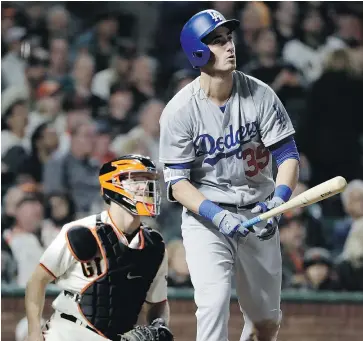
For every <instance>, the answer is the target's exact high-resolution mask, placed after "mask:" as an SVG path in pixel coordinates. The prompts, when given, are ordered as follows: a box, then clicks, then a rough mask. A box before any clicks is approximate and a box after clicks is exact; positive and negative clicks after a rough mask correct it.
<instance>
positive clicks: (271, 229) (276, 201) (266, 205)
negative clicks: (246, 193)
mask: <svg viewBox="0 0 363 341" xmlns="http://www.w3.org/2000/svg"><path fill="white" fill-rule="evenodd" d="M284 203H285V201H284V200H283V199H281V198H280V197H273V198H272V199H271V200H268V201H265V202H259V203H258V204H257V205H256V206H255V207H254V208H253V209H252V210H251V213H253V214H261V213H265V212H267V211H270V210H272V209H273V208H275V207H278V206H280V205H282V204H284ZM281 216H282V214H280V215H278V216H275V217H272V218H270V219H268V220H267V225H266V226H265V227H264V228H263V229H262V230H261V232H260V233H259V234H258V235H257V237H258V238H259V239H260V240H268V239H271V238H272V237H273V235H274V234H275V233H276V229H277V227H278V223H279V221H280V218H281Z"/></svg>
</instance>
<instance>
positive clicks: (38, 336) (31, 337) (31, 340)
mask: <svg viewBox="0 0 363 341" xmlns="http://www.w3.org/2000/svg"><path fill="white" fill-rule="evenodd" d="M26 341H44V336H43V334H42V332H40V333H31V334H28V336H27V338H26Z"/></svg>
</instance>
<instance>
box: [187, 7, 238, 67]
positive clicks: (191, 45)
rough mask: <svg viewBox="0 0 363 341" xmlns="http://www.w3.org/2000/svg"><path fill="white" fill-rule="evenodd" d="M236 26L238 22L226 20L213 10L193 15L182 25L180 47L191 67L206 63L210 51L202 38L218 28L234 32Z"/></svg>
mask: <svg viewBox="0 0 363 341" xmlns="http://www.w3.org/2000/svg"><path fill="white" fill-rule="evenodd" d="M238 25H239V21H238V20H236V19H232V20H226V18H225V17H224V16H223V15H222V14H221V13H219V12H218V11H215V10H213V9H208V10H205V11H201V12H199V13H197V14H195V15H193V16H192V17H191V18H190V19H189V20H188V22H187V23H186V24H185V25H184V27H183V29H182V31H181V34H180V43H181V46H182V48H183V50H184V52H185V54H186V55H187V57H188V59H189V61H190V63H191V64H192V65H193V67H194V68H195V69H196V68H199V67H201V66H204V65H206V64H207V63H208V60H209V57H210V50H209V47H208V46H207V45H206V44H204V43H203V42H202V39H203V38H205V37H206V36H207V35H208V34H209V33H211V32H212V31H214V30H215V29H216V28H217V27H219V26H226V27H228V28H229V29H230V30H231V31H234V30H235V29H236V28H237V27H238Z"/></svg>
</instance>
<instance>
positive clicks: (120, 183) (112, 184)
mask: <svg viewBox="0 0 363 341" xmlns="http://www.w3.org/2000/svg"><path fill="white" fill-rule="evenodd" d="M158 179H159V175H158V172H157V170H156V167H155V164H154V163H153V162H152V161H151V160H150V158H148V157H145V156H141V155H126V156H122V157H120V158H118V159H115V160H112V161H110V162H107V163H105V164H104V165H103V166H102V168H101V170H100V175H99V180H100V184H101V190H102V195H103V199H104V200H105V201H106V203H107V204H110V202H111V201H113V202H115V203H116V204H118V205H121V206H123V207H124V208H126V209H127V210H128V211H129V212H131V213H132V214H135V215H140V216H149V217H154V216H157V215H158V214H159V213H160V202H161V195H160V193H161V192H160V186H159V180H158Z"/></svg>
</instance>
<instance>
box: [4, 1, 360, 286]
mask: <svg viewBox="0 0 363 341" xmlns="http://www.w3.org/2000/svg"><path fill="white" fill-rule="evenodd" d="M1 6H2V12H1V28H2V30H1V38H2V44H1V57H2V63H1V90H2V94H1V119H2V127H1V129H2V131H1V175H2V180H1V184H2V186H1V197H2V217H1V219H2V221H1V222H2V224H1V229H2V239H1V244H2V245H1V246H2V247H1V251H2V257H1V272H2V276H1V278H2V285H18V286H21V287H24V286H25V284H26V281H27V279H28V278H29V276H30V273H31V272H32V271H33V269H34V267H35V265H36V264H37V262H38V260H39V258H40V255H41V254H42V252H43V251H44V249H45V248H46V247H47V246H48V245H49V244H50V242H51V241H52V240H53V238H54V237H55V236H56V235H57V233H58V232H59V229H60V228H61V227H62V226H63V224H65V223H66V222H68V221H71V220H73V219H76V218H78V217H83V216H85V215H88V214H92V213H96V212H99V211H100V210H102V209H105V208H107V206H106V205H105V204H104V203H103V200H102V198H101V196H100V188H99V183H98V171H99V167H100V165H101V164H102V163H103V162H106V161H109V160H111V159H112V158H114V157H115V156H118V155H122V154H127V153H139V154H144V155H148V156H150V157H151V158H152V159H153V160H155V161H156V163H157V165H158V167H159V168H160V170H161V167H162V165H160V164H159V163H158V149H159V145H158V144H159V117H160V115H161V112H162V111H163V109H164V107H165V105H166V103H167V101H168V100H169V99H170V98H171V97H172V96H173V95H174V94H175V93H177V92H178V91H179V90H180V89H181V88H182V87H184V86H185V85H186V84H188V83H189V82H191V81H192V80H193V79H195V77H197V76H198V73H197V72H196V71H197V70H193V69H192V68H191V67H190V65H189V63H188V61H187V59H186V57H185V56H184V54H183V52H182V51H181V47H180V43H179V34H180V30H181V28H182V26H183V24H184V23H185V22H186V21H187V20H188V18H189V17H190V16H192V15H193V14H195V13H196V12H198V11H199V10H203V9H206V8H215V9H217V10H219V11H220V12H222V13H223V14H224V15H225V17H227V18H232V17H234V18H237V19H239V20H240V21H241V25H240V28H239V29H238V30H237V31H236V32H235V37H234V41H235V44H236V51H237V58H238V70H240V71H243V72H245V73H247V74H249V75H252V76H254V77H257V78H259V79H261V80H262V81H264V82H266V83H268V84H269V85H270V86H271V87H272V88H273V89H274V90H275V92H276V93H277V95H278V96H279V97H280V98H281V100H282V102H283V103H284V105H285V106H286V108H287V111H288V113H289V115H290V117H291V118H292V120H293V123H294V126H295V129H296V132H297V133H296V141H297V144H298V148H299V151H300V153H301V172H300V182H299V185H298V187H297V189H296V190H295V192H294V195H296V194H298V193H301V192H302V191H304V190H306V189H307V188H309V187H311V186H314V185H316V184H318V183H321V182H323V181H325V180H328V179H329V178H332V177H334V176H337V175H341V176H344V177H345V178H346V179H347V181H348V182H349V185H348V188H347V190H346V191H345V192H344V193H343V194H342V195H341V196H335V197H333V198H331V199H328V200H326V201H323V202H321V203H319V204H314V205H312V206H309V207H307V208H303V209H298V210H294V211H292V212H288V213H287V214H285V215H284V216H283V218H282V220H281V224H280V225H281V226H280V236H281V252H282V257H283V288H284V289H288V288H296V289H299V290H339V291H342V290H343V291H363V152H362V150H363V138H362V137H363V115H362V112H363V105H362V102H361V96H362V94H363V22H362V18H363V8H362V6H361V3H358V2H353V3H350V2H344V3H343V2H291V1H284V2H266V3H264V2H232V1H216V2H194V1H193V2H132V3H131V2H87V3H85V2H77V1H70V2H19V3H18V2H2V4H1ZM85 6H86V7H85ZM164 198H165V196H164ZM180 213H181V207H180V206H179V205H178V204H174V203H173V204H172V203H169V202H167V201H166V199H163V203H162V213H161V215H160V216H159V217H158V218H157V219H154V220H150V221H147V222H146V223H147V224H149V225H150V226H151V227H153V228H156V229H158V230H160V231H161V233H162V234H163V236H164V239H165V240H166V243H167V248H168V254H169V268H170V271H169V284H170V286H175V287H191V282H190V278H189V274H188V267H187V265H186V262H185V251H184V248H183V245H182V242H181V233H180Z"/></svg>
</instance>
